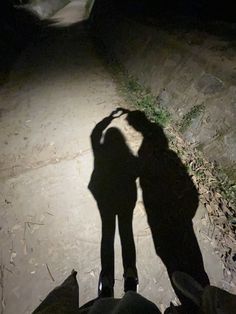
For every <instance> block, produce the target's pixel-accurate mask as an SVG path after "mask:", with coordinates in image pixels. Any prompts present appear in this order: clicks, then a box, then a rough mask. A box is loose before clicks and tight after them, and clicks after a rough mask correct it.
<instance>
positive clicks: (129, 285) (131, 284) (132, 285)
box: [124, 268, 138, 292]
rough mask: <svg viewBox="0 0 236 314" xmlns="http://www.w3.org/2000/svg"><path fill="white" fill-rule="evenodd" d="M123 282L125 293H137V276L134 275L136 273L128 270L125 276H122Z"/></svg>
mask: <svg viewBox="0 0 236 314" xmlns="http://www.w3.org/2000/svg"><path fill="white" fill-rule="evenodd" d="M124 278H125V282H124V292H127V291H134V292H137V291H138V276H137V274H136V271H134V270H133V269H131V268H129V269H128V270H127V271H126V274H125V276H124Z"/></svg>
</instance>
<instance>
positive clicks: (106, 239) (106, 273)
mask: <svg viewBox="0 0 236 314" xmlns="http://www.w3.org/2000/svg"><path fill="white" fill-rule="evenodd" d="M115 222H116V219H115V215H109V216H108V215H106V216H103V217H102V241H101V266H102V271H101V277H108V278H109V281H110V283H111V285H112V286H113V285H114V237H115Z"/></svg>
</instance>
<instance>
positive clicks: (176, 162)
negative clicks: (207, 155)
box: [89, 108, 209, 307]
mask: <svg viewBox="0 0 236 314" xmlns="http://www.w3.org/2000/svg"><path fill="white" fill-rule="evenodd" d="M119 110H120V114H119V115H118V116H117V112H119ZM122 114H127V118H126V120H127V121H128V123H129V125H130V126H132V127H133V128H134V129H135V130H136V131H138V132H140V133H141V134H142V136H143V140H142V144H141V146H140V148H139V150H138V156H137V157H136V156H134V155H133V154H132V152H131V151H130V149H129V147H128V145H127V144H126V140H125V138H124V136H123V134H122V133H121V131H120V130H119V129H117V128H114V127H111V128H108V129H107V131H106V132H105V134H104V139H103V142H102V141H101V140H102V136H103V132H104V130H105V129H106V128H107V127H108V126H109V124H110V123H111V121H112V120H113V119H114V118H116V117H119V116H120V115H122ZM91 142H92V148H93V153H94V170H93V173H92V176H91V180H90V183H89V189H90V191H91V192H92V194H93V196H94V198H95V199H96V201H97V204H98V208H99V211H100V214H101V220H102V241H101V265H102V270H101V275H100V278H101V277H102V278H103V277H105V276H106V277H109V278H110V279H109V280H110V284H111V286H112V289H113V285H114V234H115V217H116V215H117V217H118V226H119V233H120V238H121V246H122V258H123V266H124V278H125V279H126V278H127V276H129V275H128V274H127V273H128V272H129V269H132V270H133V275H134V277H136V278H137V269H136V255H135V244H134V236H133V230H132V217H133V210H134V207H135V203H136V200H137V188H136V182H135V181H136V179H137V178H138V177H139V180H140V186H141V189H142V195H143V203H144V206H145V210H146V214H147V220H148V224H149V226H150V229H151V233H152V238H153V242H154V246H155V250H156V253H157V255H158V256H159V257H160V258H161V260H162V261H163V263H164V264H165V266H166V268H167V272H168V274H169V277H170V279H171V278H172V275H173V273H174V272H175V271H182V272H185V273H187V274H189V275H190V276H192V277H193V278H194V279H196V280H197V281H198V282H199V283H200V284H201V285H202V286H203V287H204V286H206V285H207V284H209V280H208V277H207V274H206V273H205V270H204V265H203V259H202V255H201V251H200V248H199V246H198V242H197V239H196V237H195V233H194V230H193V225H192V218H193V217H194V215H195V212H196V210H197V208H198V203H199V197H198V191H197V189H196V187H195V185H194V183H193V181H192V179H191V177H190V176H189V174H188V172H187V170H186V167H185V166H184V165H183V163H182V162H181V160H180V158H179V157H178V156H177V154H176V153H175V152H174V151H172V150H171V149H169V146H168V139H167V137H166V135H165V133H164V131H163V128H162V127H161V126H160V125H158V124H156V123H152V122H150V121H149V120H148V119H147V117H146V116H145V114H144V113H143V112H141V111H138V110H136V111H129V110H126V109H122V108H119V109H117V110H116V111H114V112H112V113H111V115H110V116H108V117H106V118H104V119H103V120H102V121H100V122H99V123H98V124H97V125H96V126H95V128H94V129H93V131H92V134H91ZM154 267H155V266H154ZM125 291H126V287H125ZM176 293H177V295H178V297H179V298H180V301H181V302H182V304H183V303H186V306H187V307H189V305H188V304H187V303H188V301H187V300H186V299H185V298H184V297H183V296H182V295H181V294H180V293H179V292H177V291H176Z"/></svg>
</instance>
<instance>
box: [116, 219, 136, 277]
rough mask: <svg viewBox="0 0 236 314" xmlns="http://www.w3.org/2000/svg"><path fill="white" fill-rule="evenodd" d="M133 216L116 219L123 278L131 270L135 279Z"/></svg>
mask: <svg viewBox="0 0 236 314" xmlns="http://www.w3.org/2000/svg"><path fill="white" fill-rule="evenodd" d="M132 218H133V215H130V214H129V215H121V216H119V217H118V224H119V233H120V239H121V247H122V259H123V267H124V277H126V276H127V270H128V269H132V270H133V273H134V276H135V277H137V269H136V251H135V243H134V235H133V227H132Z"/></svg>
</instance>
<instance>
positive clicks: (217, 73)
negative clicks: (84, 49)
mask: <svg viewBox="0 0 236 314" xmlns="http://www.w3.org/2000/svg"><path fill="white" fill-rule="evenodd" d="M114 21H115V20H114V18H112V19H109V21H108V20H107V22H106V23H107V25H106V23H104V20H103V22H101V23H98V24H97V31H98V34H100V36H101V38H102V39H103V42H104V44H105V46H106V48H107V49H108V50H109V51H110V52H111V53H112V54H113V55H114V56H115V57H116V59H118V61H119V62H120V63H121V64H122V65H124V67H125V68H126V70H127V71H128V72H129V73H130V74H131V75H133V76H135V77H136V78H137V79H138V80H139V81H140V82H141V83H142V84H143V85H145V86H147V87H150V88H151V90H152V92H153V94H154V95H156V96H157V97H158V99H159V102H160V104H161V106H163V107H165V108H167V109H168V110H169V112H170V113H171V114H172V118H173V120H174V122H175V123H176V125H177V126H178V127H179V128H180V130H181V132H182V134H183V136H184V138H185V139H186V140H187V141H188V142H189V143H191V144H192V145H194V146H196V147H198V148H199V149H201V150H202V151H203V152H204V153H205V156H206V157H207V158H208V159H209V160H211V161H216V162H217V163H218V164H219V165H220V166H221V167H222V168H223V170H224V171H225V172H226V173H227V174H228V175H229V177H230V178H231V179H233V180H235V179H236V127H235V126H236V53H235V51H236V49H235V42H231V41H226V40H222V39H219V38H218V37H216V36H213V35H209V34H207V33H204V32H199V31H193V30H191V31H189V32H184V31H180V30H179V31H170V30H164V29H162V28H161V27H158V26H153V25H144V24H141V23H138V22H135V21H132V20H129V19H118V20H116V21H115V22H114ZM108 24H109V25H108Z"/></svg>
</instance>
